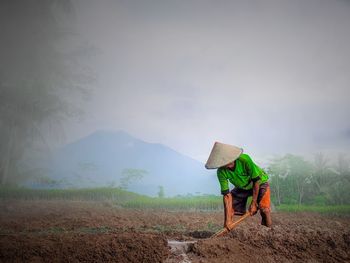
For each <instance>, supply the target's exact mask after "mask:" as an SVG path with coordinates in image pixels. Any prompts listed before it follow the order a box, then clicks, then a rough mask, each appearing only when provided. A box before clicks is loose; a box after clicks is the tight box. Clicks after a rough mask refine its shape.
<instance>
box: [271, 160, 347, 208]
mask: <svg viewBox="0 0 350 263" xmlns="http://www.w3.org/2000/svg"><path fill="white" fill-rule="evenodd" d="M267 172H268V173H269V175H270V177H271V178H270V182H271V190H272V199H273V201H274V203H275V204H276V205H281V204H299V205H300V204H319V205H322V204H329V205H331V204H350V194H349V191H350V169H349V161H348V160H347V159H346V158H345V157H344V155H339V156H338V158H337V160H336V164H333V165H331V164H330V161H329V159H327V158H326V157H325V156H324V155H323V154H321V153H318V154H316V155H315V157H314V161H313V163H311V162H308V161H306V160H305V159H304V158H303V157H301V156H296V155H291V154H287V155H285V156H283V157H279V158H275V159H273V160H272V161H271V163H270V164H269V166H268V168H267Z"/></svg>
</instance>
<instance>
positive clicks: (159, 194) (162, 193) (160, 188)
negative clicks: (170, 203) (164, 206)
mask: <svg viewBox="0 0 350 263" xmlns="http://www.w3.org/2000/svg"><path fill="white" fill-rule="evenodd" d="M158 197H159V198H164V197H165V192H164V186H162V185H160V186H159V191H158Z"/></svg>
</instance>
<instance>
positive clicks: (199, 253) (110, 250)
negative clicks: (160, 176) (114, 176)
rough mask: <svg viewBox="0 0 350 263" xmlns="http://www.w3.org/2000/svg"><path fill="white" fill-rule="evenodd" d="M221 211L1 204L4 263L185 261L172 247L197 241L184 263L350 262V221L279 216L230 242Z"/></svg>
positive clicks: (250, 226)
mask: <svg viewBox="0 0 350 263" xmlns="http://www.w3.org/2000/svg"><path fill="white" fill-rule="evenodd" d="M222 220H223V212H173V211H152V210H144V211H143V210H130V209H121V208H116V207H114V206H113V205H112V204H109V203H91V202H90V203H89V202H63V201H62V202H60V201H47V202H38V201H35V202H33V201H32V202H31V201H21V202H19V201H17V202H10V201H6V202H0V262H172V263H173V262H174V263H175V262H180V261H181V260H183V258H184V257H182V258H179V257H178V255H173V254H171V252H170V247H168V245H167V240H178V241H184V240H195V241H197V242H196V243H194V244H193V245H191V246H190V249H188V250H187V251H186V253H187V254H186V255H185V257H186V262H190V261H191V262H261V261H262V262H264V263H266V262H350V252H349V248H350V218H349V217H341V218H336V217H330V216H321V215H319V214H315V213H297V214H292V213H274V214H273V227H272V228H266V227H264V226H261V225H260V224H259V221H260V216H259V215H256V216H254V217H252V218H247V219H246V220H245V221H244V222H242V223H241V224H240V225H239V226H238V227H237V228H236V229H235V230H233V231H232V232H231V233H229V234H228V235H227V236H224V237H221V238H215V239H209V238H208V237H210V236H211V235H212V234H213V233H215V231H217V230H218V229H220V228H221V225H222Z"/></svg>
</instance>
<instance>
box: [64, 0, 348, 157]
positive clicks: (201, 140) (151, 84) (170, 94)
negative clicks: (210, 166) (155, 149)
mask: <svg viewBox="0 0 350 263" xmlns="http://www.w3.org/2000/svg"><path fill="white" fill-rule="evenodd" d="M74 3H75V4H76V10H77V12H76V15H77V23H78V28H79V32H80V34H81V36H83V37H84V38H85V39H86V41H88V42H89V43H91V44H92V45H93V46H94V47H95V48H96V49H97V50H98V51H97V55H96V61H95V64H94V65H93V66H92V67H93V69H94V70H95V72H96V74H97V76H98V77H97V78H98V83H97V84H96V87H95V88H94V90H93V97H92V100H91V101H90V102H89V104H88V107H86V110H87V112H88V113H87V117H86V119H85V121H84V122H82V123H79V124H78V125H71V126H68V125H67V127H66V128H67V133H68V135H67V137H68V138H67V139H68V140H74V139H76V138H78V137H82V136H84V135H85V134H88V133H90V132H91V131H93V130H95V129H97V128H99V129H107V130H118V129H123V130H125V131H128V132H130V133H131V134H133V135H134V136H136V137H138V138H141V139H144V140H146V141H151V142H160V143H163V144H165V145H168V146H170V147H172V148H174V149H176V150H177V151H179V152H181V153H184V154H186V155H188V156H191V157H193V158H195V159H197V160H200V161H202V162H204V161H206V159H207V157H208V154H209V151H210V149H211V146H212V144H213V142H214V141H216V140H218V141H222V142H226V143H231V144H234V145H238V146H240V147H243V148H244V149H245V150H246V151H248V152H250V153H254V154H255V155H256V156H261V157H264V156H267V155H271V154H283V153H288V152H293V153H301V154H307V153H309V154H310V153H315V152H319V151H324V152H329V153H332V154H333V153H335V152H347V151H348V149H349V145H350V144H349V142H350V140H349V139H350V127H349V121H348V115H349V112H350V111H349V101H350V96H349V95H350V91H349V84H350V74H349V72H350V52H349V46H350V16H349V13H350V3H349V2H348V1H319V0H317V1H314V0H313V1H263V2H262V1H249V2H247V1H219V2H215V3H214V2H213V1H98V2H96V1H76V2H74Z"/></svg>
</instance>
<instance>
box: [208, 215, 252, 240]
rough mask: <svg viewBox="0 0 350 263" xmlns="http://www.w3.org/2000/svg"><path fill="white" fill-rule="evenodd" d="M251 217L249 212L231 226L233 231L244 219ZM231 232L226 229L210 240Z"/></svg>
mask: <svg viewBox="0 0 350 263" xmlns="http://www.w3.org/2000/svg"><path fill="white" fill-rule="evenodd" d="M249 216H250V213H249V212H247V213H245V214H244V215H243V216H242V217H241V218H240V219H238V220H237V221H236V222H234V223H232V225H231V226H230V228H231V230H232V229H234V228H235V227H236V226H237V225H238V224H239V223H241V222H242V221H243V220H244V219H246V218H247V217H249ZM231 230H228V229H227V228H226V227H225V228H223V229H221V230H219V231H218V232H216V233H215V234H214V235H212V236H211V237H210V238H213V237H221V236H223V235H225V234H227V233H228V232H230V231H231Z"/></svg>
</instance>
